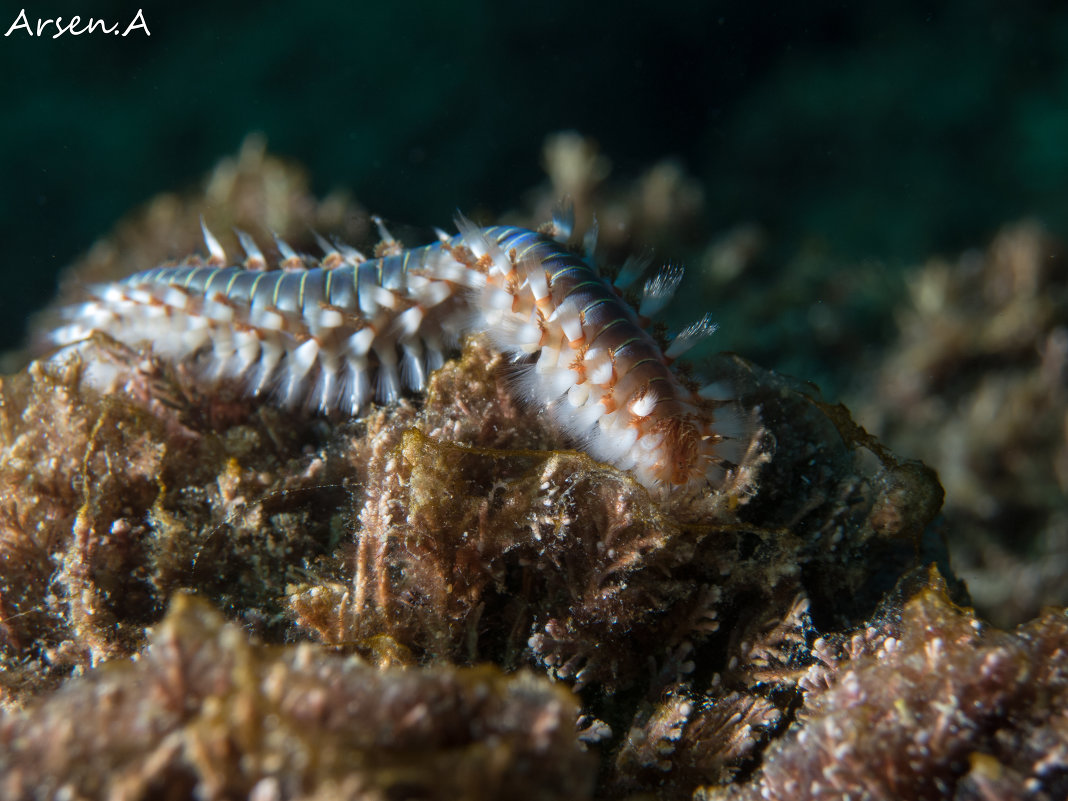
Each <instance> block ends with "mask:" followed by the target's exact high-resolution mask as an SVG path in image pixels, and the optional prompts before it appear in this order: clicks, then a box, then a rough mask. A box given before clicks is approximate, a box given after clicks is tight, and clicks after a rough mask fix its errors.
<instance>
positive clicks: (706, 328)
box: [664, 314, 718, 359]
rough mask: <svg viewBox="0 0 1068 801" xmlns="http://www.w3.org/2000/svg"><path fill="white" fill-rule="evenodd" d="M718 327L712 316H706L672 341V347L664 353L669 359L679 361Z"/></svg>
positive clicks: (683, 330)
mask: <svg viewBox="0 0 1068 801" xmlns="http://www.w3.org/2000/svg"><path fill="white" fill-rule="evenodd" d="M717 327H718V326H717V325H716V323H714V322H712V316H711V315H708V314H706V315H705V316H704V317H702V318H701V319H700V320H698V321H697V322H695V323H691V324H690V325H689V326H687V327H686V328H684V329H682V331H680V332H679V335H678V336H677V337H675V338H674V339H673V340H672V341H671V345H669V346H668V349H667V350H666V351H665V352H664V355H665V356H667V357H668V358H669V359H677V358H679V356H681V355H682V354H684V353H685V352H686V351H688V350H689V349H690V348H692V347H694V346H695V345H697V344H698V343H699V342H701V340H703V339H706V338H707V337H710V336H711V335H712V334H714V333H715V331H716V328H717Z"/></svg>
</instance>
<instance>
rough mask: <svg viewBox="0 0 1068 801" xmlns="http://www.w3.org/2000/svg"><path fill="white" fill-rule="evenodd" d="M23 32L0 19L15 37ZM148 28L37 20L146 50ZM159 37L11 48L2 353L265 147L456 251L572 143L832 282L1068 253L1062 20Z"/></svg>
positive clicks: (833, 9) (168, 19)
mask: <svg viewBox="0 0 1068 801" xmlns="http://www.w3.org/2000/svg"><path fill="white" fill-rule="evenodd" d="M23 7H24V4H23V5H20V4H19V3H4V4H2V5H0V28H2V29H3V30H7V29H8V28H9V26H11V25H12V24H14V23H15V22H16V20H17V18H18V15H19V11H20V10H21V9H22V8H23ZM137 8H138V5H137V4H136V3H126V2H109V1H108V0H91V1H90V2H85V1H84V0H82V1H80V2H51V3H42V4H35V5H34V6H33V7H25V11H26V15H27V18H28V19H29V20H30V22H31V25H32V24H35V21H36V19H37V18H46V19H47V18H54V17H56V16H64V17H65V18H67V19H69V18H70V16H72V15H73V14H79V15H80V16H82V18H83V20H84V19H86V18H87V17H89V16H93V17H96V18H101V19H105V20H108V21H118V22H120V23H121V25H120V27H125V25H126V24H127V22H128V21H129V20H132V19H133V18H134V15H135V13H136V11H137ZM144 19H145V23H146V25H147V26H148V29H149V31H150V32H151V36H145V35H143V33H142V31H141V30H139V29H138V30H135V31H132V32H131V33H130V35H129V36H127V37H122V36H117V35H112V36H107V35H105V34H101V33H93V34H83V35H81V36H77V37H75V36H72V35H70V34H65V35H63V36H61V37H59V38H57V39H53V38H51V36H50V34H51V33H54V31H55V28H54V27H51V28H49V29H48V30H46V31H45V34H44V36H43V37H42V38H38V37H31V36H29V35H27V33H26V31H25V29H24V28H20V29H17V30H15V31H13V32H11V33H10V34H9V35H8V36H7V37H5V38H3V39H2V40H0V75H2V76H3V80H2V89H0V92H2V93H3V94H2V100H3V102H2V107H3V110H4V113H3V126H2V131H0V163H2V164H3V188H4V191H3V193H2V200H0V203H2V204H3V206H2V208H0V220H3V227H4V260H5V262H6V265H5V268H4V271H3V277H4V292H3V294H2V298H0V304H2V307H0V326H2V328H0V337H2V342H3V344H4V345H5V346H7V347H10V346H13V345H15V344H17V343H18V341H19V339H20V337H21V336H22V330H23V326H24V324H25V320H26V313H27V312H28V311H29V310H31V309H33V308H34V307H37V306H40V305H42V304H44V303H45V302H46V301H47V300H48V299H49V297H50V296H51V295H52V294H53V290H54V276H55V273H56V272H57V270H59V269H60V268H61V267H63V266H64V265H65V264H67V263H69V262H70V261H71V260H72V259H73V258H74V257H75V256H76V255H77V254H78V253H79V252H81V251H83V250H84V249H86V248H87V247H88V246H89V245H90V244H91V243H92V242H93V240H94V239H95V238H96V237H98V236H100V235H102V234H103V233H105V232H106V231H107V230H108V229H109V227H110V226H112V225H113V224H114V223H115V221H116V220H117V219H119V218H120V217H121V216H122V215H123V214H124V213H125V212H127V211H129V210H130V209H131V208H132V207H134V206H135V205H137V204H139V203H142V202H143V201H145V200H146V199H147V198H149V197H151V196H152V195H154V194H156V193H158V192H161V191H164V190H173V189H180V188H183V187H186V186H189V185H191V184H193V183H195V182H196V181H197V180H198V179H199V178H200V177H201V176H202V175H203V174H204V173H205V172H206V171H207V170H208V169H209V168H210V167H211V166H212V165H213V164H214V163H215V162H216V161H217V160H218V159H219V158H220V157H222V156H223V155H225V154H229V153H232V152H234V151H235V150H236V149H237V147H238V146H239V144H240V142H241V141H242V139H243V138H244V136H245V135H246V134H247V133H249V132H250V131H261V132H263V133H264V134H265V135H266V137H267V141H268V145H269V147H270V149H271V151H272V152H274V153H276V154H279V155H282V156H286V157H290V158H292V159H295V160H297V161H299V162H301V163H303V164H304V165H306V167H307V168H308V169H309V171H310V174H311V176H312V179H313V181H314V185H315V189H316V190H317V191H319V192H325V191H327V190H329V189H333V188H336V187H345V188H348V189H350V190H351V191H352V192H353V194H354V195H355V196H356V197H357V198H359V199H360V200H361V201H362V202H363V203H364V204H367V205H368V206H370V207H371V208H372V209H373V210H374V211H376V212H377V213H379V214H382V215H383V216H385V217H387V218H390V219H393V220H399V221H403V222H405V223H409V224H413V225H420V226H430V225H442V226H445V225H448V224H449V222H450V221H451V219H452V216H453V213H454V211H455V210H456V209H462V210H465V211H469V210H471V209H473V208H479V209H486V210H488V211H490V212H491V213H492V212H494V211H498V212H499V211H501V210H503V209H506V208H508V207H510V206H512V205H514V204H515V203H516V202H517V201H518V199H519V195H520V193H522V192H523V191H524V190H526V189H528V188H529V187H531V186H532V185H534V184H535V183H536V182H537V181H539V180H540V178H541V176H542V169H541V164H540V158H539V154H540V147H541V143H542V141H543V140H544V138H545V136H546V135H547V134H549V133H552V132H554V131H558V130H562V129H574V130H577V131H579V132H581V133H582V134H584V135H586V136H589V137H592V138H594V139H595V140H596V141H597V142H599V144H600V146H601V150H602V152H604V153H605V154H607V155H608V156H609V157H610V158H611V160H612V162H613V166H614V169H613V175H614V176H615V177H617V178H619V179H626V178H627V177H633V176H634V175H636V174H637V173H638V172H639V171H640V170H641V169H642V168H643V167H645V166H647V165H648V164H650V163H652V162H653V161H655V160H657V159H660V158H663V157H666V156H671V157H675V158H677V159H679V160H681V162H682V163H683V164H684V165H685V167H686V169H687V170H688V171H689V172H690V173H691V174H693V175H694V176H696V177H697V178H699V179H700V181H701V182H702V183H703V188H704V193H705V204H704V212H703V218H704V219H703V222H704V225H705V226H706V228H707V229H708V230H710V231H713V230H721V229H726V228H728V227H730V226H732V225H735V224H738V223H739V222H749V221H755V222H757V223H759V224H760V225H761V226H763V227H764V228H765V229H766V230H767V231H768V232H769V240H770V242H771V243H772V247H773V248H774V251H775V252H778V253H783V254H789V253H791V252H796V251H798V249H800V248H805V247H807V248H809V249H811V248H813V247H817V248H818V252H819V253H820V254H821V258H822V260H823V261H824V262H825V263H826V264H827V265H828V268H841V266H842V265H845V264H848V263H850V261H851V260H861V259H875V260H878V261H879V262H880V263H882V264H884V265H885V269H886V270H888V271H895V270H899V269H902V268H903V267H906V266H907V265H910V264H915V263H916V262H917V261H918V260H919V259H921V258H923V257H925V256H927V255H928V254H930V253H932V252H954V251H956V250H959V249H961V248H965V247H970V246H975V245H979V244H982V243H983V242H985V241H986V240H987V239H988V238H989V236H990V235H991V233H992V231H993V230H995V229H996V227H997V226H999V225H1000V224H1001V223H1003V222H1005V221H1006V220H1009V219H1015V218H1018V217H1021V216H1024V215H1035V216H1037V217H1039V218H1040V219H1042V220H1043V221H1045V222H1046V223H1047V224H1048V225H1049V226H1050V227H1051V228H1052V229H1053V230H1054V231H1057V232H1060V231H1062V230H1063V220H1064V218H1065V211H1066V210H1068V194H1066V192H1065V186H1066V185H1068V147H1066V142H1068V10H1066V7H1065V6H1064V4H1062V3H1057V2H1032V3H1006V2H990V1H989V0H985V1H984V0H951V1H950V2H938V3H933V2H895V3H841V2H824V1H819V0H817V1H814V2H806V3H753V4H741V3H727V2H677V1H676V0H666V2H659V3H635V2H619V3H588V4H579V3H570V2H562V0H548V2H540V3H537V4H526V3H508V2H470V3H442V2H430V1H429V0H425V1H424V2H408V3H371V2H362V3H361V2H356V3H324V2H310V3H304V4H301V5H300V6H299V7H298V6H297V5H296V4H286V3H219V2H215V3H207V2H186V3H181V4H162V3H161V4H154V5H153V6H151V7H146V8H144ZM887 300H889V298H887ZM729 303H730V299H729V298H712V299H709V306H710V307H711V308H712V310H713V312H718V310H719V307H722V306H723V305H725V304H729ZM799 333H800V332H799ZM743 341H744V339H743V340H739V341H737V342H732V347H735V348H740V347H741V344H742V342H743Z"/></svg>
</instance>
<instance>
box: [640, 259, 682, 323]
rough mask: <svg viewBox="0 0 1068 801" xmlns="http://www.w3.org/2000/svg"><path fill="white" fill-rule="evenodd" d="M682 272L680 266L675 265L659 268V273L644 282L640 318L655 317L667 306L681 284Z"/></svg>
mask: <svg viewBox="0 0 1068 801" xmlns="http://www.w3.org/2000/svg"><path fill="white" fill-rule="evenodd" d="M683 272H684V271H683V268H682V266H681V265H677V264H666V265H664V266H663V267H661V268H660V272H658V273H657V274H656V275H654V276H653V277H652V278H650V279H649V280H648V281H646V282H645V288H644V290H643V291H642V302H641V306H639V307H638V314H640V315H641V316H642V317H655V316H656V315H657V314H658V313H659V312H660V311H661V310H662V309H663V308H664V307H665V306H667V305H668V304H669V303H670V302H671V299H672V298H673V297H674V296H675V290H676V289H678V288H679V284H680V283H681V282H682V274H683Z"/></svg>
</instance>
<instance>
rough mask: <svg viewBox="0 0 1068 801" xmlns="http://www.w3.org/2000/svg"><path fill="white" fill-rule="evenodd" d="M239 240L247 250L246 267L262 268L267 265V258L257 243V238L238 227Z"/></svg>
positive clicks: (236, 231)
mask: <svg viewBox="0 0 1068 801" xmlns="http://www.w3.org/2000/svg"><path fill="white" fill-rule="evenodd" d="M234 233H235V234H237V241H238V242H240V243H241V249H242V250H244V251H245V267H246V268H247V269H249V270H262V269H264V268H266V267H267V259H265V258H264V257H263V253H262V252H261V251H260V249H259V247H257V245H256V240H254V239H253V238H252V237H251V236H249V235H248V234H246V233H245V232H244V231H241V230H239V229H237V228H235V229H234Z"/></svg>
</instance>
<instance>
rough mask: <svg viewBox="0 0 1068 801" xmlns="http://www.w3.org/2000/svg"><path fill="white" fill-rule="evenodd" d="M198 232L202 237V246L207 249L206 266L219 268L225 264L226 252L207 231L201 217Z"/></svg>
mask: <svg viewBox="0 0 1068 801" xmlns="http://www.w3.org/2000/svg"><path fill="white" fill-rule="evenodd" d="M200 232H201V233H202V234H203V235H204V246H205V247H206V248H207V249H208V256H209V258H208V264H211V265H213V266H219V267H221V266H222V265H224V264H226V251H225V250H223V246H222V245H220V244H219V240H218V239H216V238H215V235H214V234H213V233H212V232H211V231H209V230H208V226H207V223H205V222H204V217H203V216H202V217H201V218H200Z"/></svg>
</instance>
